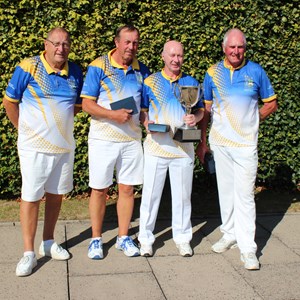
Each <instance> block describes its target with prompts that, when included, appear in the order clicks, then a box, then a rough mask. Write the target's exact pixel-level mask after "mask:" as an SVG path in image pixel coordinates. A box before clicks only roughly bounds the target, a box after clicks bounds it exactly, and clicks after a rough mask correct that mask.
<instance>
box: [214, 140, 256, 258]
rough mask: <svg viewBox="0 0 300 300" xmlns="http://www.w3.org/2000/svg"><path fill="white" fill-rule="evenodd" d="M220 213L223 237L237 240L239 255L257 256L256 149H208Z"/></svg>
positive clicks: (215, 147) (219, 147) (217, 147)
mask: <svg viewBox="0 0 300 300" xmlns="http://www.w3.org/2000/svg"><path fill="white" fill-rule="evenodd" d="M211 150H212V152H213V155H214V159H215V163H216V175H217V184H218V193H219V202H220V209H221V218H222V225H221V227H220V230H221V232H222V233H223V237H224V238H225V239H227V240H236V241H237V244H238V247H239V249H240V251H241V253H247V252H254V253H256V250H257V245H256V243H255V241H254V238H255V229H256V227H255V219H256V209H255V201H254V186H255V179H256V172H257V163H258V157H257V147H256V146H251V147H239V148H238V147H221V146H216V145H211Z"/></svg>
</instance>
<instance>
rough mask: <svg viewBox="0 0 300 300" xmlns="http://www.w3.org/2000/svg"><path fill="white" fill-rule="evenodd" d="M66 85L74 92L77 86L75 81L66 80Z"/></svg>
mask: <svg viewBox="0 0 300 300" xmlns="http://www.w3.org/2000/svg"><path fill="white" fill-rule="evenodd" d="M67 81H68V85H69V87H70V88H71V89H73V90H76V89H77V85H76V81H75V80H74V79H71V78H68V79H67Z"/></svg>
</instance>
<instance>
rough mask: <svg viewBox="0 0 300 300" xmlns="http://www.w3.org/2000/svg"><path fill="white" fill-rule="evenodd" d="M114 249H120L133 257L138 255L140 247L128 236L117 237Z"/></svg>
mask: <svg viewBox="0 0 300 300" xmlns="http://www.w3.org/2000/svg"><path fill="white" fill-rule="evenodd" d="M115 247H116V249H118V250H122V251H123V252H124V254H125V255H126V256H130V257H134V256H139V255H140V249H139V248H138V247H137V245H136V244H135V243H134V242H133V240H132V238H131V237H130V236H124V237H117V240H116V245H115Z"/></svg>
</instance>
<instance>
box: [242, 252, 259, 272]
mask: <svg viewBox="0 0 300 300" xmlns="http://www.w3.org/2000/svg"><path fill="white" fill-rule="evenodd" d="M241 261H242V262H243V263H244V267H245V269H247V270H259V261H258V259H257V257H256V255H255V253H254V252H249V253H242V254H241Z"/></svg>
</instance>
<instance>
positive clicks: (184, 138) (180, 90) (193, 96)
mask: <svg viewBox="0 0 300 300" xmlns="http://www.w3.org/2000/svg"><path fill="white" fill-rule="evenodd" d="M173 93H174V95H175V97H176V98H177V99H178V101H179V102H180V104H181V105H182V106H183V107H184V109H185V113H186V114H187V115H189V114H190V113H191V111H192V108H193V107H194V106H195V105H196V104H197V102H198V101H199V99H200V98H201V97H202V89H201V86H200V85H197V86H187V85H186V86H185V85H179V84H178V83H175V85H174V89H173ZM173 139H174V140H176V141H178V142H181V143H190V142H199V141H200V140H201V130H200V129H197V127H196V126H188V125H187V124H184V125H183V126H181V127H179V128H176V129H175V134H174V137H173Z"/></svg>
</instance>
